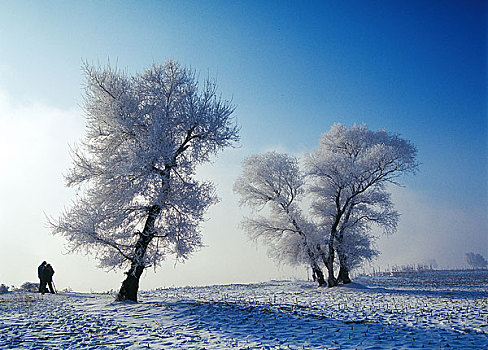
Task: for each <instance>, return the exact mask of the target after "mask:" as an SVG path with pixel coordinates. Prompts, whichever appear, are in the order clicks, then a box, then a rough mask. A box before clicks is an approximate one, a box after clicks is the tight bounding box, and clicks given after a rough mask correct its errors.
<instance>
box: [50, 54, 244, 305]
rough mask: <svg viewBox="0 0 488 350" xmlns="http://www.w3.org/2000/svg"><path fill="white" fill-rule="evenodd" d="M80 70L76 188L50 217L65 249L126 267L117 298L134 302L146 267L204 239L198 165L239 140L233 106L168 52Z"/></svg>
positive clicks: (204, 189) (209, 193) (207, 197)
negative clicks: (139, 69) (145, 65)
mask: <svg viewBox="0 0 488 350" xmlns="http://www.w3.org/2000/svg"><path fill="white" fill-rule="evenodd" d="M84 72H85V75H86V94H85V112H86V118H87V132H86V137H85V139H84V141H83V142H82V143H81V145H80V146H79V147H76V148H74V149H73V150H72V158H73V163H74V166H73V168H72V169H71V170H70V171H69V173H68V174H67V175H66V182H67V185H68V186H74V187H77V188H78V195H77V197H76V199H75V201H74V202H73V204H72V206H71V208H69V209H67V210H66V211H65V212H64V213H63V214H62V215H61V216H60V218H59V219H58V220H53V219H51V220H50V222H51V225H52V227H53V233H54V234H60V235H63V236H65V237H66V239H67V240H68V245H69V247H70V248H71V251H80V250H81V251H86V252H91V253H93V254H95V256H96V257H97V258H98V260H99V261H100V266H101V267H105V268H128V270H127V272H126V275H127V277H126V278H125V280H124V281H123V283H122V286H121V288H120V291H119V293H118V296H117V299H118V300H133V301H137V291H138V289H139V279H140V277H141V275H142V273H143V271H144V269H145V268H146V267H148V266H157V265H158V264H160V263H161V262H162V261H163V260H164V259H165V258H166V256H167V255H169V254H174V255H176V257H177V259H187V258H188V257H189V256H190V255H191V253H192V252H194V251H195V250H196V249H198V248H199V247H201V245H202V243H201V232H200V228H199V224H200V222H201V221H202V219H203V217H204V214H205V212H206V210H207V208H208V207H209V206H210V205H212V204H214V203H216V201H217V197H216V195H215V191H214V187H213V185H212V183H208V182H205V183H200V182H198V181H196V180H195V178H194V174H195V167H196V166H197V165H199V164H201V163H203V162H207V161H208V160H209V158H210V157H211V156H212V155H214V154H216V153H217V152H218V151H220V150H222V149H224V148H226V147H228V146H230V145H232V144H233V143H234V142H236V141H237V140H238V128H237V126H236V125H235V123H234V121H233V119H232V118H231V115H232V113H233V111H234V107H233V106H232V105H231V104H230V103H229V102H228V101H225V100H222V99H221V98H220V97H219V96H218V95H217V92H216V84H215V83H214V82H213V81H211V80H208V79H207V80H205V82H204V83H203V84H202V85H200V84H199V83H198V81H197V79H196V77H195V73H194V72H193V71H191V70H189V69H186V68H184V67H182V66H181V65H180V64H179V63H177V62H175V61H168V62H166V63H165V64H163V65H153V66H152V67H151V68H150V69H147V70H145V71H144V72H143V73H140V74H136V75H134V76H128V75H127V74H125V73H124V72H120V71H118V70H117V69H113V68H111V67H107V68H96V67H93V66H90V65H88V64H85V65H84Z"/></svg>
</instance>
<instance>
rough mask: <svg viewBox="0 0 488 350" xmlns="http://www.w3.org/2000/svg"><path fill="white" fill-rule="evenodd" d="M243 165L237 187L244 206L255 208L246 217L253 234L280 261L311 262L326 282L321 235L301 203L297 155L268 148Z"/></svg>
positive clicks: (251, 234)
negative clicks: (302, 208)
mask: <svg viewBox="0 0 488 350" xmlns="http://www.w3.org/2000/svg"><path fill="white" fill-rule="evenodd" d="M242 168H243V171H242V175H241V176H240V177H239V178H238V179H237V180H236V182H235V184H234V191H235V192H236V193H237V194H239V195H240V196H241V199H240V204H241V206H242V205H247V206H249V207H250V208H252V209H253V211H254V212H253V214H254V216H253V217H252V218H245V219H244V220H243V227H244V229H245V230H246V231H247V233H248V234H249V236H250V237H251V238H252V239H254V240H261V241H263V242H264V243H265V244H266V245H267V246H268V253H269V255H270V256H271V257H273V258H275V259H276V260H278V261H280V262H286V263H289V264H292V265H297V264H306V265H308V266H310V267H311V268H312V271H313V273H314V275H315V277H316V278H317V282H318V283H319V285H323V284H325V280H324V275H323V272H322V270H321V268H320V266H319V262H320V260H319V259H320V255H319V251H318V250H319V249H320V246H319V244H318V241H317V239H318V237H319V236H320V235H319V234H318V231H317V227H316V225H314V224H313V223H312V222H311V221H309V220H307V219H306V217H305V216H304V214H303V213H302V210H301V209H300V206H299V203H300V200H301V199H302V198H303V196H304V194H305V192H304V176H303V174H302V173H301V172H300V170H299V167H298V161H297V159H296V158H294V157H292V156H289V155H286V154H280V153H276V152H268V153H265V154H262V155H253V156H250V157H248V158H246V159H245V160H244V161H243V163H242ZM263 212H265V213H264V214H265V215H260V214H259V213H263Z"/></svg>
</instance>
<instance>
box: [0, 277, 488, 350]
mask: <svg viewBox="0 0 488 350" xmlns="http://www.w3.org/2000/svg"><path fill="white" fill-rule="evenodd" d="M487 323H488V271H460V272H456V271H450V272H442V271H434V272H424V273H416V274H405V275H402V276H397V277H361V278H357V279H356V280H355V283H352V284H351V285H348V286H347V287H346V286H340V287H338V288H332V289H327V288H317V287H316V286H315V284H313V283H311V282H269V283H262V284H251V285H227V286H210V287H195V288H189V287H187V288H169V289H161V290H156V291H150V292H141V293H140V302H139V303H128V302H126V303H119V302H114V301H113V296H111V295H108V294H82V293H74V292H70V293H59V294H57V295H50V294H46V295H44V296H40V295H37V294H34V293H27V292H9V293H6V294H0V349H12V348H15V349H79V348H82V349H144V348H151V349H233V348H237V349H422V348H425V349H447V348H449V349H476V350H478V349H488V324H487Z"/></svg>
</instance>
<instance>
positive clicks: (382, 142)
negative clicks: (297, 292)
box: [306, 123, 418, 286]
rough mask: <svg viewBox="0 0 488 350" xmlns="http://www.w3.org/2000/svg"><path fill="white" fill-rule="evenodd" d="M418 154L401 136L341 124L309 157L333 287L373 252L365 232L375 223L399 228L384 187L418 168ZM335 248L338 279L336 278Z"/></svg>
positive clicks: (315, 209) (386, 228)
mask: <svg viewBox="0 0 488 350" xmlns="http://www.w3.org/2000/svg"><path fill="white" fill-rule="evenodd" d="M416 154H417V150H416V148H415V146H414V145H413V144H412V143H411V142H409V141H408V140H405V139H403V138H401V137H400V136H398V135H395V134H391V133H388V132H386V131H384V130H379V131H371V130H368V128H367V127H366V126H364V125H360V126H357V125H353V126H352V127H350V128H347V127H345V126H344V125H342V124H339V123H337V124H334V125H333V126H332V127H331V129H330V130H329V131H328V132H327V133H325V134H324V135H323V136H322V138H321V140H320V143H319V147H318V149H317V150H315V152H314V153H312V154H311V155H310V156H308V158H307V160H306V164H307V172H308V174H309V175H310V177H311V179H312V185H311V187H310V193H311V194H312V198H313V214H314V215H316V216H317V217H320V218H321V225H322V227H323V230H324V231H325V232H327V237H326V238H327V240H328V254H327V255H324V256H323V260H324V264H325V265H326V267H327V270H328V280H327V282H328V285H329V286H335V285H337V283H338V280H341V281H343V282H344V283H349V282H350V278H349V271H350V269H351V267H353V265H354V263H355V262H356V263H357V262H358V259H359V260H361V259H368V258H370V257H372V256H374V255H375V251H374V249H373V247H372V241H371V236H369V237H370V239H368V236H365V235H367V233H368V232H369V231H370V229H371V226H372V225H375V226H377V227H380V228H382V229H383V231H384V232H385V233H393V232H394V231H395V230H396V226H397V222H398V218H399V215H398V213H397V212H396V211H395V210H394V208H393V204H392V202H391V200H390V194H389V193H388V192H387V188H386V185H387V184H398V182H397V179H398V178H399V176H401V175H403V174H405V173H415V172H416V171H417V169H418V163H417V161H416ZM335 252H337V255H338V258H339V264H340V270H339V276H338V279H336V278H335V277H334V259H335Z"/></svg>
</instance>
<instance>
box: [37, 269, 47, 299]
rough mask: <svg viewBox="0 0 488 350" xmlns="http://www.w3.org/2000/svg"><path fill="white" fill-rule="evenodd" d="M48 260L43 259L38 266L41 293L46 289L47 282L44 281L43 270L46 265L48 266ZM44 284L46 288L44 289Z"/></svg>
mask: <svg viewBox="0 0 488 350" xmlns="http://www.w3.org/2000/svg"><path fill="white" fill-rule="evenodd" d="M46 264H47V262H45V261H43V262H42V264H41V265H39V267H38V268H37V277H39V293H42V292H44V289H45V288H46V284H45V283H43V279H42V272H43V271H44V267H45V266H46ZM43 286H44V289H43Z"/></svg>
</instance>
